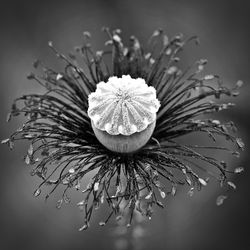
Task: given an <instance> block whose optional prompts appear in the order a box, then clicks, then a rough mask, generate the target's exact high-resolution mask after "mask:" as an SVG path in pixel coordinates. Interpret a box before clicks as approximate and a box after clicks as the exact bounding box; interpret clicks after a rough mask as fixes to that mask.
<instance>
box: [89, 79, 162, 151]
mask: <svg viewBox="0 0 250 250" xmlns="http://www.w3.org/2000/svg"><path fill="white" fill-rule="evenodd" d="M88 101H89V108H88V115H89V117H90V118H91V125H92V128H93V130H94V133H95V135H96V137H97V139H98V140H99V141H100V142H101V143H102V144H103V145H104V146H105V147H106V148H108V149H109V150H111V151H114V152H119V153H132V152H135V151H137V150H138V149H140V148H141V147H142V146H144V145H145V144H146V143H147V141H148V140H149V138H150V136H151V135H152V133H153V131H154V128H155V121H156V112H157V111H158V109H159V107H160V102H159V101H158V100H157V98H156V90H155V89H154V87H152V86H150V87H149V86H148V85H147V84H146V82H145V80H144V79H142V78H137V79H133V78H131V77H130V76H129V75H126V76H125V75H123V76H122V77H121V78H118V77H110V78H109V80H108V82H106V83H105V82H100V83H98V84H97V89H96V91H95V92H93V93H91V94H90V95H89V98H88Z"/></svg>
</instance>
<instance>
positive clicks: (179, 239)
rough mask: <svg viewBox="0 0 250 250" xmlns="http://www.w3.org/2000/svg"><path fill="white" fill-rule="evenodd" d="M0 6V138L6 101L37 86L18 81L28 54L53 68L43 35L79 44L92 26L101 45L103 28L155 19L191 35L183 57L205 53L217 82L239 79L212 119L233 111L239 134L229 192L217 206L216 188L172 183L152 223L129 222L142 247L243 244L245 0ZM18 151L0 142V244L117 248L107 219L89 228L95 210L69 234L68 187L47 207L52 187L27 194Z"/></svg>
mask: <svg viewBox="0 0 250 250" xmlns="http://www.w3.org/2000/svg"><path fill="white" fill-rule="evenodd" d="M0 9H1V15H0V107H1V108H0V138H1V139H4V138H6V137H8V136H9V135H10V133H11V132H12V131H13V130H14V129H16V128H17V127H18V126H19V125H20V123H21V122H22V120H21V118H18V119H15V120H14V121H12V122H11V123H8V124H7V123H6V122H5V120H6V115H7V113H8V112H9V110H10V105H11V103H12V100H13V99H14V98H15V97H17V96H19V95H21V94H23V93H28V92H31V91H37V92H39V91H41V89H40V88H39V86H37V85H36V84H35V83H32V82H30V81H28V80H26V75H27V74H28V73H29V72H30V71H31V70H32V62H33V61H34V60H35V59H37V58H40V59H41V60H43V61H46V62H47V63H48V64H50V65H51V66H52V67H60V66H61V64H60V63H59V62H57V61H56V59H55V57H54V55H53V54H52V53H51V51H50V50H49V49H48V47H47V42H48V41H49V40H52V41H53V42H54V44H55V45H56V47H57V48H59V49H60V50H61V51H64V52H68V51H71V50H72V48H73V47H74V46H76V45H79V44H81V41H82V32H83V31H84V30H89V31H90V32H91V33H92V37H93V42H92V43H93V46H94V48H97V49H101V48H103V45H102V43H103V41H104V40H105V35H104V34H103V33H102V32H101V28H102V27H103V26H109V27H111V28H121V29H122V31H123V33H122V34H123V37H124V38H126V37H127V38H128V37H129V36H130V35H132V34H134V35H136V36H137V37H138V38H140V39H141V40H142V41H146V38H147V37H148V36H149V35H150V34H151V33H152V32H153V30H154V29H156V28H159V27H161V28H163V29H164V30H166V31H167V32H168V34H170V35H174V34H176V33H179V32H182V33H184V34H185V35H190V36H191V35H198V36H199V37H200V41H201V46H199V47H197V48H196V47H195V46H189V47H188V48H189V49H187V50H186V51H185V52H184V54H183V57H184V61H192V60H194V58H197V59H198V58H207V59H208V61H209V65H208V68H207V71H208V72H211V73H215V74H219V75H221V76H222V77H223V79H224V81H225V83H226V84H228V85H232V84H234V83H235V82H236V81H237V80H238V79H242V80H243V81H244V82H245V85H244V88H243V90H242V91H241V92H242V93H241V95H240V97H239V98H238V99H235V102H236V104H237V106H236V107H235V108H233V109H232V110H230V111H228V112H225V113H223V114H222V115H221V119H222V120H228V119H233V120H234V121H235V123H236V124H237V126H238V128H239V134H240V136H241V137H243V138H244V141H245V143H246V150H245V152H244V153H243V154H242V157H241V158H240V159H239V160H238V161H235V160H232V161H231V159H229V161H230V162H229V163H231V165H232V167H238V166H245V168H246V171H245V173H244V174H243V175H241V176H236V177H235V178H234V179H233V181H234V183H235V184H236V185H237V191H236V192H232V193H231V194H230V198H229V199H227V200H226V201H225V204H223V206H220V207H217V206H216V205H215V200H216V197H217V196H218V195H219V194H221V190H220V189H219V187H218V185H210V186H209V187H207V188H205V189H204V190H203V191H201V192H196V193H195V195H194V196H193V197H188V196H187V195H186V193H187V190H186V189H185V188H182V189H180V190H179V192H178V194H177V196H176V197H175V199H173V198H170V199H168V202H167V208H166V209H164V210H160V209H157V210H156V211H155V214H154V216H153V219H152V221H151V222H142V223H141V225H142V227H139V228H137V229H136V230H137V231H136V233H135V235H134V236H136V244H135V245H134V246H135V247H137V249H146V250H150V249H158V250H160V249H170V250H171V249H249V248H250V241H249V233H248V229H249V224H250V213H249V209H250V195H249V181H250V173H249V170H248V162H249V161H250V154H249V153H248V145H249V140H250V138H249V133H248V129H249V126H250V119H248V118H249V112H250V99H249V97H250V96H249V91H250V86H249V80H250V70H249V68H250V50H249V44H250V28H249V24H250V15H249V13H250V3H249V1H242V0H237V1H235V0H233V1H226V0H217V1H213V0H210V1H206V0H162V1H160V0H154V1H152V0H144V1H142V0H126V1H124V0H116V1H115V0H105V1H104V0H99V1H98V0H91V1H87V0H82V1H73V0H72V1H66V0H61V1H52V0H43V1H35V0H33V1H27V0H24V1H14V0H8V1H6V0H2V1H1V7H0ZM125 40H126V39H125ZM26 150H27V144H25V143H18V144H17V145H16V147H15V149H14V152H11V151H10V150H9V149H8V148H7V147H6V146H4V145H1V149H0V157H1V158H0V168H1V172H0V225H1V226H0V249H2V250H7V249H8V250H12V249H13V250H16V249H19V250H20V249H25V250H30V249H36V250H43V249H49V250H57V249H60V250H66V249H86V250H88V249H118V248H119V247H120V249H122V248H123V249H126V244H127V243H126V241H123V240H122V239H123V238H124V236H121V235H117V234H114V223H112V222H111V223H110V225H109V226H106V227H104V228H102V227H99V226H98V221H99V220H100V218H101V216H102V212H101V211H100V212H98V213H97V214H96V216H95V217H94V219H93V221H92V226H91V228H90V229H89V230H88V231H87V232H81V233H80V232H78V228H79V227H80V226H81V225H82V223H83V221H82V215H81V213H80V212H79V210H78V208H77V207H76V206H75V204H76V202H77V201H79V199H80V197H79V196H78V194H74V193H72V203H71V204H69V205H68V206H65V207H64V208H62V209H61V210H57V209H56V208H55V203H56V200H58V199H59V197H60V196H59V193H57V194H55V197H54V198H52V199H50V200H49V201H48V202H47V203H45V202H44V199H43V198H42V197H39V198H34V197H33V196H32V193H33V191H34V189H35V188H36V185H37V184H38V183H39V180H38V179H36V178H35V177H30V175H29V168H28V167H27V166H25V164H24V162H23V155H24V154H25V152H26ZM220 156H221V155H219V154H218V155H217V157H220ZM120 233H121V234H122V231H121V232H120ZM129 234H131V232H129ZM131 242H132V243H131ZM131 242H130V243H129V245H128V247H130V248H131V249H132V245H133V244H134V243H135V240H134V241H131ZM135 249H136V248H135Z"/></svg>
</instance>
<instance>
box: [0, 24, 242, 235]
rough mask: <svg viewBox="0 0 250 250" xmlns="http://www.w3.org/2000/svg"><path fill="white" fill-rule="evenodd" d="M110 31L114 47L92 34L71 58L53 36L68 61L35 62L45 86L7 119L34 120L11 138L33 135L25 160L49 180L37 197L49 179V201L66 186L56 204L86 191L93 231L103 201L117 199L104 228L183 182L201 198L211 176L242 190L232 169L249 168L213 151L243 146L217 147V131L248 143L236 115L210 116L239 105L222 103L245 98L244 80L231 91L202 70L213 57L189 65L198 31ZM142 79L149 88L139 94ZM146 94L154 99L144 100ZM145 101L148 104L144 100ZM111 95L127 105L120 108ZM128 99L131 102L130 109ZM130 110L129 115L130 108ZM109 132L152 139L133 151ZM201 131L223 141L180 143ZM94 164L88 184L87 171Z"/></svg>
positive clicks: (149, 208)
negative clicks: (188, 49) (146, 34)
mask: <svg viewBox="0 0 250 250" xmlns="http://www.w3.org/2000/svg"><path fill="white" fill-rule="evenodd" d="M104 31H105V32H106V33H107V35H108V37H109V40H108V41H107V42H106V43H105V45H106V46H110V49H109V50H107V51H97V52H95V51H93V49H92V47H91V44H90V42H89V39H90V37H91V36H90V33H89V32H84V44H83V45H82V46H80V47H77V48H76V52H77V55H73V54H70V55H69V57H66V56H64V55H63V54H61V53H59V52H58V51H57V50H56V49H55V48H54V46H53V44H52V42H49V47H50V48H51V49H52V50H53V51H54V52H55V54H56V56H57V57H58V58H59V59H61V60H63V61H64V62H65V68H64V70H63V71H62V72H57V71H55V70H53V69H50V68H47V67H46V66H44V65H43V64H42V63H41V62H39V61H37V62H35V63H34V66H35V68H38V69H40V71H42V74H41V75H40V76H38V75H36V74H34V73H32V74H30V75H29V76H28V79H32V80H35V81H37V82H38V83H39V84H40V85H42V86H43V87H44V88H45V89H46V92H45V93H43V94H27V95H23V96H21V97H19V98H17V99H16V100H15V101H14V104H13V106H12V111H11V113H10V114H9V115H8V120H10V118H11V117H12V116H16V115H19V114H24V115H25V116H26V118H27V120H26V121H25V123H24V124H23V126H22V127H21V128H20V129H18V130H17V131H16V132H14V133H13V134H12V135H11V136H10V138H8V139H6V140H3V141H2V143H6V144H8V145H9V146H10V147H11V148H13V143H14V141H17V140H23V139H25V140H29V141H30V147H29V149H28V153H27V155H26V157H25V162H26V163H27V164H29V165H34V168H33V170H32V172H31V174H32V175H37V176H38V177H40V178H41V179H42V182H41V184H40V185H39V187H38V188H37V190H36V191H35V192H34V195H35V196H39V195H40V194H41V192H42V189H41V188H42V186H43V185H49V186H51V190H50V192H49V193H48V194H47V195H46V198H48V197H49V196H50V195H51V194H52V193H53V192H54V191H55V190H56V188H57V187H58V186H59V185H62V186H64V187H65V189H64V191H63V194H62V199H61V200H59V201H58V204H57V206H58V207H61V205H62V204H63V203H64V202H66V203H67V202H69V197H68V195H67V192H68V190H69V189H70V188H76V189H77V190H80V191H82V192H83V195H84V199H83V200H82V201H80V202H79V203H78V206H79V207H80V208H81V209H83V210H84V225H83V226H82V227H81V228H80V230H85V229H87V228H88V227H89V222H90V219H91V216H92V213H93V211H94V208H99V206H100V205H101V204H102V203H104V202H107V203H108V205H109V208H110V213H109V215H108V216H107V218H106V219H105V220H104V221H103V222H101V223H100V225H105V224H106V223H107V221H108V220H109V219H110V218H111V217H112V215H116V216H118V217H117V218H120V216H122V215H123V214H127V213H128V214H129V219H128V225H130V224H131V222H132V219H133V214H134V212H135V211H138V212H139V213H141V214H142V215H144V216H147V217H148V218H151V216H152V212H153V207H154V206H155V205H156V206H159V207H163V206H164V204H163V202H162V201H161V200H162V199H164V198H166V197H167V195H175V194H176V190H177V187H178V186H179V185H184V184H187V185H188V186H190V190H189V191H188V194H189V195H192V194H193V191H194V189H195V188H197V189H198V190H200V189H201V188H202V187H204V186H206V185H207V183H208V180H209V177H212V178H215V179H216V180H218V181H219V182H220V183H221V185H222V186H228V187H233V189H234V188H235V185H234V184H233V183H232V182H231V181H228V175H229V174H233V173H240V172H242V170H243V168H242V167H239V168H236V169H235V170H234V171H231V170H229V169H228V168H227V163H226V162H224V161H220V160H219V159H216V158H214V157H211V156H210V155H209V153H208V151H209V150H215V151H216V150H223V151H227V152H228V153H229V154H232V155H235V156H237V157H238V156H239V152H238V151H235V150H231V149H229V148H228V147H224V146H220V145H218V144H217V143H216V140H217V137H218V136H221V137H224V138H225V139H226V140H228V141H231V142H232V143H234V144H235V145H236V146H237V147H238V149H239V150H243V148H244V143H243V142H242V140H241V139H240V138H239V137H237V136H235V135H234V133H235V132H236V128H235V126H234V124H233V122H225V123H223V122H220V121H219V120H217V119H212V118H206V116H207V115H211V114H212V113H215V112H220V111H222V110H225V109H228V108H230V107H233V104H232V103H216V102H215V100H216V99H220V98H221V97H222V96H237V95H238V89H239V88H240V87H241V85H242V82H241V81H238V82H237V84H236V86H235V87H234V88H232V89H229V88H227V87H226V86H223V85H222V80H221V78H220V77H219V76H217V75H205V76H204V75H203V74H202V71H203V69H204V67H205V65H206V63H207V61H206V60H204V59H201V60H198V61H197V62H196V63H195V64H194V65H193V66H192V67H190V66H188V67H187V68H185V69H183V70H181V69H180V68H179V67H178V61H179V60H180V58H179V53H180V51H181V50H183V49H184V46H185V44H187V43H189V42H190V41H197V38H196V37H191V38H188V39H186V38H184V37H183V36H182V35H177V36H175V37H173V38H171V39H169V38H168V37H167V35H165V33H164V32H163V31H162V30H156V31H155V32H154V33H153V35H152V36H151V38H150V39H149V42H148V47H146V46H141V44H140V42H139V41H138V39H137V38H136V37H134V36H132V37H131V38H130V42H129V45H128V46H125V45H124V44H123V42H122V39H121V35H120V34H121V31H120V30H114V31H113V32H110V31H109V29H107V28H105V29H104ZM110 55H111V56H110ZM78 56H80V57H81V58H82V59H83V60H84V63H85V68H87V70H86V69H85V70H83V69H82V68H81V67H80V66H79V64H78V61H79V59H78ZM108 62H111V63H108ZM130 85H131V88H132V89H131V91H130ZM132 85H133V86H132ZM137 86H138V87H139V86H141V87H140V88H139V90H138V92H136V88H137ZM132 90H133V91H132ZM105 91H106V92H105ZM105 93H107V95H106V96H105ZM145 93H147V94H148V96H149V97H150V98H148V99H147V100H146V101H145V103H144V105H142V104H141V102H144V98H143V95H144V94H145ZM127 98H128V99H130V100H132V101H131V102H130V101H128V99H127ZM136 98H137V100H139V102H137V103H136V104H135V102H133V100H135V99H136ZM102 100H103V101H104V102H105V104H103V105H101V102H102ZM111 100H114V101H116V102H117V103H118V105H116V107H118V109H119V110H118V111H119V112H118V111H117V110H116V111H115V107H114V105H113V103H112V101H111ZM158 100H159V101H158ZM124 103H127V104H128V105H127V106H126V108H125V106H124ZM131 103H133V105H132V104H131ZM107 105H110V106H107ZM140 105H141V106H140ZM147 105H148V106H147ZM145 106H147V107H148V109H145V112H144V114H142V113H140V116H139V118H138V123H137V122H135V120H136V119H134V120H133V113H132V112H131V111H132V110H133V109H136V110H137V111H138V109H139V107H140V110H141V111H142V110H143V108H145ZM126 112H128V113H129V119H128V118H127V117H126V115H124V114H126ZM156 112H157V113H156ZM108 114H112V118H111V117H109V116H108ZM114 114H115V115H120V119H118V120H116V122H113V121H112V119H113V115H114ZM121 114H122V115H121ZM155 115H156V117H155ZM146 118H147V120H146ZM131 121H133V122H131ZM140 123H141V124H142V125H140ZM126 124H127V125H126ZM128 124H129V125H128ZM140 126H141V127H140ZM149 127H150V128H151V130H150V131H148V128H149ZM145 131H148V132H147V133H146V132H145ZM104 132H105V133H106V134H105V136H106V137H105V138H106V139H107V138H110V136H113V139H112V140H113V142H115V141H116V138H117V139H118V138H121V136H123V138H124V137H126V140H128V141H130V140H133V136H136V135H138V134H140V133H142V134H141V135H140V136H141V137H140V140H141V139H142V138H144V140H145V143H144V142H143V143H144V144H143V145H140V147H139V148H137V150H132V152H129V153H128V152H123V151H118V152H114V151H115V150H112V149H111V150H110V149H108V145H107V144H105V143H102V142H101V143H100V140H101V139H100V138H103V137H102V136H103V135H102V134H100V135H99V134H98V133H104ZM194 133H196V134H199V135H200V134H206V135H208V137H210V138H211V139H212V141H214V144H213V145H212V146H211V145H209V144H208V145H207V146H204V145H192V144H191V143H188V144H186V143H180V142H178V140H177V139H178V138H180V137H182V136H184V135H188V134H194ZM148 135H149V136H148ZM147 136H148V139H147V140H146V139H145V138H147ZM114 138H115V139H114ZM135 141H136V140H134V142H135ZM121 143H122V144H123V143H125V142H124V141H122V142H121ZM204 150H205V151H204ZM200 163H202V164H200ZM203 163H205V164H203ZM94 170H96V172H95V174H93V177H92V178H91V179H90V181H89V184H88V185H87V187H86V188H85V189H84V190H83V188H82V178H83V177H84V176H85V175H86V174H87V173H91V172H93V171H94ZM216 170H217V171H216ZM218 172H219V173H218ZM221 197H224V196H221ZM225 197H226V196H225ZM217 203H219V204H221V203H222V202H217ZM124 210H126V212H125V211H124Z"/></svg>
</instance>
